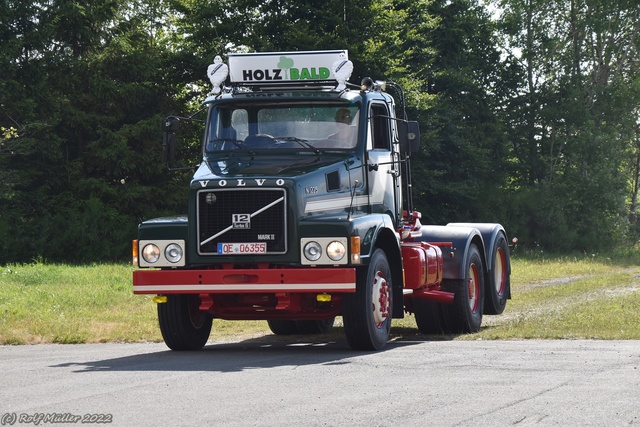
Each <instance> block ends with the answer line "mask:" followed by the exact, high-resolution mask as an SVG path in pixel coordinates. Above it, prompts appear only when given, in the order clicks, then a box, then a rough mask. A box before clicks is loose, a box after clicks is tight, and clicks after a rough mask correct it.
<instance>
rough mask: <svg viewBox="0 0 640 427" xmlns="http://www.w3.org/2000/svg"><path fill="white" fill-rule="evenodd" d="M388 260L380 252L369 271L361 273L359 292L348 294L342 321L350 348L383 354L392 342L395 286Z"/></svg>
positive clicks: (365, 270)
mask: <svg viewBox="0 0 640 427" xmlns="http://www.w3.org/2000/svg"><path fill="white" fill-rule="evenodd" d="M391 279H392V276H391V269H390V268H389V261H387V256H386V255H385V253H384V251H383V250H381V249H376V250H375V252H374V253H373V256H372V257H371V262H370V264H369V266H368V267H365V268H362V269H359V270H358V272H357V278H356V292H355V293H352V294H345V296H344V300H343V301H344V306H343V311H342V317H343V321H344V331H345V335H346V337H347V342H348V343H349V346H350V347H351V348H352V349H354V350H380V349H382V348H383V347H384V346H385V345H386V344H387V341H389V334H390V330H391V317H392V312H391V308H392V298H393V295H392V294H393V284H392V282H391Z"/></svg>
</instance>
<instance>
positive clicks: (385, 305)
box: [371, 271, 391, 328]
mask: <svg viewBox="0 0 640 427" xmlns="http://www.w3.org/2000/svg"><path fill="white" fill-rule="evenodd" d="M371 301H372V307H373V321H374V323H375V325H376V327H377V328H382V327H383V326H384V323H385V322H386V321H387V318H388V317H389V308H390V303H391V294H390V289H389V284H388V282H387V280H386V279H385V278H384V276H383V275H382V272H380V271H378V272H376V275H375V277H374V278H373V286H372V294H371Z"/></svg>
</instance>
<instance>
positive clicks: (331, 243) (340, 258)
mask: <svg viewBox="0 0 640 427" xmlns="http://www.w3.org/2000/svg"><path fill="white" fill-rule="evenodd" d="M348 242H349V241H348V239H347V238H346V237H303V238H301V239H300V262H301V263H302V264H303V265H345V264H348V263H349V257H348V256H347V244H348Z"/></svg>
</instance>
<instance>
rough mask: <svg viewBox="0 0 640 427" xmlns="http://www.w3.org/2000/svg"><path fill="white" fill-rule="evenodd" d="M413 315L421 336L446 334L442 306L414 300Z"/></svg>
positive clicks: (431, 302)
mask: <svg viewBox="0 0 640 427" xmlns="http://www.w3.org/2000/svg"><path fill="white" fill-rule="evenodd" d="M413 314H414V315H415V316H416V324H417V325H418V329H419V330H420V332H422V333H423V334H427V335H435V334H445V333H447V332H448V331H447V328H446V327H445V323H444V319H443V314H442V304H440V303H437V302H434V301H427V300H423V299H418V298H415V299H414V300H413Z"/></svg>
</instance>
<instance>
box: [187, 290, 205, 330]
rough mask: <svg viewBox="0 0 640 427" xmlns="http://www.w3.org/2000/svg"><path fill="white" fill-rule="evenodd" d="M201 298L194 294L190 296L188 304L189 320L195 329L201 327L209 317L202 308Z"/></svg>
mask: <svg viewBox="0 0 640 427" xmlns="http://www.w3.org/2000/svg"><path fill="white" fill-rule="evenodd" d="M199 301H200V299H199V298H196V297H194V296H190V297H189V302H188V304H187V306H188V307H189V320H191V325H192V326H193V327H194V328H195V329H200V328H201V327H202V326H203V325H204V322H205V320H206V318H207V316H206V314H205V313H204V312H203V311H201V310H200V302H199Z"/></svg>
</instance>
